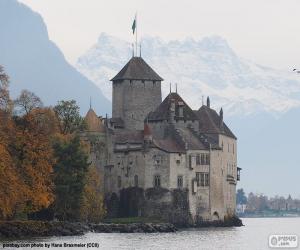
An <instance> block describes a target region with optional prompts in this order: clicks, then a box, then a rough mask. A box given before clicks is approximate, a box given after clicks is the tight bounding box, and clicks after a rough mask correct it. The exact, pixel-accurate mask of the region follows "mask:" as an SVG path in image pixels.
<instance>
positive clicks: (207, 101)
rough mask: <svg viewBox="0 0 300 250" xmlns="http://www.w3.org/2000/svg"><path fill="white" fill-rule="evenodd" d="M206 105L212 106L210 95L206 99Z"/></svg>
mask: <svg viewBox="0 0 300 250" xmlns="http://www.w3.org/2000/svg"><path fill="white" fill-rule="evenodd" d="M206 106H207V107H209V108H210V100H209V96H208V97H207V99H206Z"/></svg>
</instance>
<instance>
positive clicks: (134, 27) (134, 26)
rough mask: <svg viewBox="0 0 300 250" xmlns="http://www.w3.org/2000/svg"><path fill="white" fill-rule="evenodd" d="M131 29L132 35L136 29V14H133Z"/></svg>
mask: <svg viewBox="0 0 300 250" xmlns="http://www.w3.org/2000/svg"><path fill="white" fill-rule="evenodd" d="M131 29H132V33H133V34H134V32H135V29H136V14H135V17H134V20H133V23H132V26H131Z"/></svg>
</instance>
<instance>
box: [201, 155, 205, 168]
mask: <svg viewBox="0 0 300 250" xmlns="http://www.w3.org/2000/svg"><path fill="white" fill-rule="evenodd" d="M204 164H205V158H204V154H201V165H204Z"/></svg>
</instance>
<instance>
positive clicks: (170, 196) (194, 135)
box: [83, 56, 240, 223]
mask: <svg viewBox="0 0 300 250" xmlns="http://www.w3.org/2000/svg"><path fill="white" fill-rule="evenodd" d="M111 81H112V90H113V91H112V117H111V118H107V117H106V118H102V117H98V116H97V115H96V114H95V112H94V111H93V110H92V108H91V109H90V110H89V111H88V113H87V115H86V117H85V120H86V123H87V130H86V132H85V133H84V135H83V138H84V139H85V140H87V141H88V142H89V143H90V145H91V154H90V157H91V161H92V162H93V164H95V165H96V166H97V168H98V170H99V172H100V173H101V178H102V180H101V182H102V183H103V192H104V197H105V203H106V206H107V210H108V215H109V216H111V217H130V216H142V217H150V218H160V219H162V220H166V221H170V222H174V223H201V222H202V221H214V220H220V221H222V220H224V219H226V218H227V217H230V216H233V215H234V213H235V204H236V184H237V181H238V180H239V177H240V168H238V167H237V138H236V137H235V135H234V134H233V133H232V132H231V130H230V129H229V128H228V127H227V126H226V124H225V122H224V121H223V110H222V109H221V110H220V112H219V113H217V112H216V111H215V110H213V109H212V108H211V107H210V100H209V98H207V103H206V105H203V104H202V106H201V107H200V108H199V109H198V110H192V109H191V108H190V107H189V106H188V105H187V103H186V102H185V101H184V100H183V99H182V98H181V97H180V95H179V94H178V93H177V91H176V92H171V91H170V93H169V95H168V96H167V97H166V98H165V99H164V100H163V101H162V93H161V83H162V81H163V79H162V78H161V77H160V76H159V75H158V74H157V73H156V72H155V71H154V70H153V69H152V68H151V67H150V66H149V65H148V64H147V63H146V62H145V61H144V60H143V58H141V57H135V56H134V57H132V58H131V59H130V60H129V62H128V63H127V64H126V65H125V66H124V67H123V68H122V69H121V71H120V72H119V73H118V74H117V75H116V76H115V77H114V78H112V80H111Z"/></svg>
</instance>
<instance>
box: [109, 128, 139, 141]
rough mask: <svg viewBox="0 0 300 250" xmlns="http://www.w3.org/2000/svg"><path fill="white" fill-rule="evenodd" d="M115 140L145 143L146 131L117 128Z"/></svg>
mask: <svg viewBox="0 0 300 250" xmlns="http://www.w3.org/2000/svg"><path fill="white" fill-rule="evenodd" d="M114 141H115V142H116V143H127V142H128V143H143V142H144V133H143V131H142V130H119V131H118V130H116V131H115V134H114Z"/></svg>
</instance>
